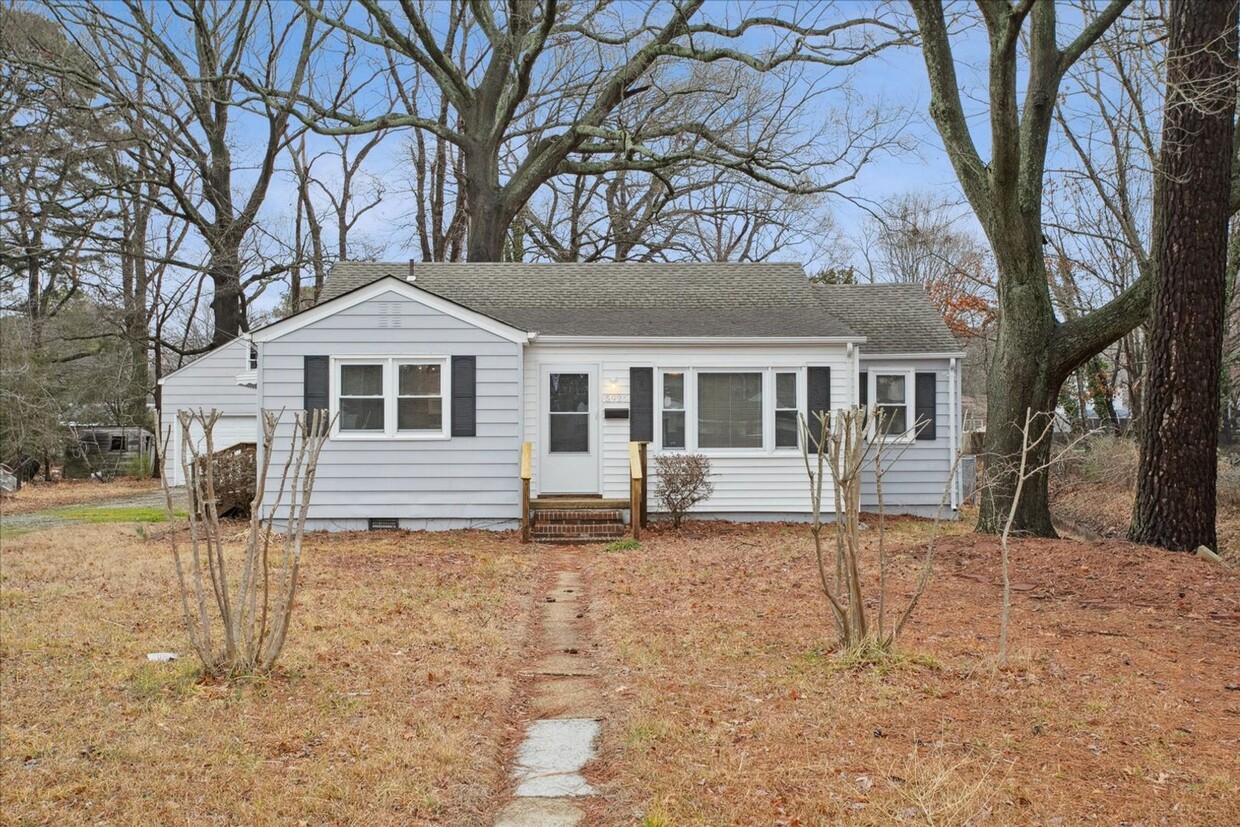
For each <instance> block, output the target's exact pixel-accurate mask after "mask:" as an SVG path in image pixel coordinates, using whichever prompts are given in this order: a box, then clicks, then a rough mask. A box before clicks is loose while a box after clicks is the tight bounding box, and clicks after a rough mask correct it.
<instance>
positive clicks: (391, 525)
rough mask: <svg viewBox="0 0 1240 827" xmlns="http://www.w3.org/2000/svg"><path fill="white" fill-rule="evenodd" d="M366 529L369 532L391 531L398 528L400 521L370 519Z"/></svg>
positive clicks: (382, 518)
mask: <svg viewBox="0 0 1240 827" xmlns="http://www.w3.org/2000/svg"><path fill="white" fill-rule="evenodd" d="M367 527H368V528H369V529H370V530H371V531H392V530H394V529H398V528H400V521H399V520H397V519H396V518H395V517H371V518H370V520H368V521H367Z"/></svg>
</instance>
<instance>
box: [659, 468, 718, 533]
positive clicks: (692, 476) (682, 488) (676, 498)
mask: <svg viewBox="0 0 1240 827" xmlns="http://www.w3.org/2000/svg"><path fill="white" fill-rule="evenodd" d="M654 468H655V475H656V477H657V478H658V483H657V484H656V486H655V492H654V493H655V496H656V497H658V499H659V502H660V503H662V504H663V510H664V511H666V512H667V514H668V516H669V517H671V518H672V526H673V527H674V528H680V524H681V522H683V521H684V519H685V514H686V513H687V512H688V511H689V509H690V508H693V506H695V505H697V504H698V503H700V502H703V501H704V500H707V499H709V498H710V495H711V494H713V493H714V492H715V485H714V483H712V482H711V481H710V460H708V459H707V458H706V457H704V456H702V455H701V454H660V455H659V456H656V457H655V458H654Z"/></svg>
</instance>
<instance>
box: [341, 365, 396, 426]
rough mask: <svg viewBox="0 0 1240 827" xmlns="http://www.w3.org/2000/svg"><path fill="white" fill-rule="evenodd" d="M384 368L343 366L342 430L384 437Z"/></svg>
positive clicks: (379, 366) (376, 366) (375, 366)
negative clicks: (382, 435)
mask: <svg viewBox="0 0 1240 827" xmlns="http://www.w3.org/2000/svg"><path fill="white" fill-rule="evenodd" d="M384 367H385V366H384V364H383V363H382V362H379V363H367V364H358V363H352V364H342V365H341V366H340V385H339V387H340V430H341V431H342V432H345V431H348V432H355V433H356V432H361V433H383V432H384V420H385V418H386V417H385V413H386V411H385V408H386V404H385V401H384V396H383V384H384V383H383V374H384Z"/></svg>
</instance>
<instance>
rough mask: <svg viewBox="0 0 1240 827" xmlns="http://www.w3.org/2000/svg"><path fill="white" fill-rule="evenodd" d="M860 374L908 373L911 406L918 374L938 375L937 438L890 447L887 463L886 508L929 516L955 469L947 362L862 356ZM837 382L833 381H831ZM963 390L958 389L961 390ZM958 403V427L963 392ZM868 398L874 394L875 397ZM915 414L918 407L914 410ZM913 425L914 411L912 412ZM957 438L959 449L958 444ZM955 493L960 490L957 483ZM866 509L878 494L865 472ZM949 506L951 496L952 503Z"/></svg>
mask: <svg viewBox="0 0 1240 827" xmlns="http://www.w3.org/2000/svg"><path fill="white" fill-rule="evenodd" d="M861 370H863V371H866V372H867V373H868V374H869V378H870V381H871V382H873V380H874V376H875V375H876V374H883V373H901V372H904V371H907V373H908V376H909V379H908V395H909V399H910V402H909V404H910V405H913V404H914V401H913V397H914V395H915V393H916V382H915V380H914V376H915V375H916V374H917V373H934V374H935V395H934V400H935V420H936V422H937V424H938V427H937V430H936V437H937V438H936V439H917V440H911V441H907V442H906V443H901V444H899V445H895V446H892V448H891V449H890V454H891V455H894V454H899V456H898V457H896V458H895V459H893V460H891V462H890V463H889V464H888V463H885V465H886V466H887V467H888V470H887V472H886V473H885V474H884V475H883V500H884V507H885V508H886V510H888V511H891V512H894V513H899V512H906V513H916V514H923V515H931V514H933V513H934V511H935V510H937V509H938V506H939V501H940V500H941V498H942V496H943V487H944V485H946V483H947V475H948V473H949V472H950V470H951V463H952V456H951V448H950V444H951V440H950V439H949V433H950V426H949V423H950V422H951V419H950V408H949V403H948V399H949V398H950V396H949V392H948V360H947V359H910V358H903V357H902V358H899V359H895V358H892V357H883V356H874V357H872V358H866V356H865V354H864V353H863V354H862V355H861ZM832 384H834V382H833V383H832ZM958 390H959V389H958V388H957V391H958ZM954 397H955V399H956V423H957V428H959V427H960V425H959V423H960V422H961V410H960V394H959V393H958V392H957V393H956V394H954ZM870 399H871V400H873V399H874V396H873V393H871V396H870ZM914 410H915V407H914ZM909 416H910V421H913V420H912V419H911V417H912V413H910V414H909ZM959 444H960V442H959V435H957V440H956V445H957V446H958V445H959ZM957 490H959V486H958V482H957ZM861 497H862V505H863V507H864V508H866V509H874V508H877V506H878V498H877V496H876V492H875V485H874V474H873V471H872V469H867V470H866V472H865V473H863V475H862V489H861ZM948 502H949V503H950V498H949V500H948Z"/></svg>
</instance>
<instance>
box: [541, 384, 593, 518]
mask: <svg viewBox="0 0 1240 827" xmlns="http://www.w3.org/2000/svg"><path fill="white" fill-rule="evenodd" d="M539 380H540V384H541V386H542V387H541V390H540V391H539V410H540V411H541V412H542V426H541V431H542V433H541V438H540V439H539V445H540V446H541V447H540V448H539V455H538V476H539V481H538V493H539V494H598V493H599V492H600V490H601V489H600V487H599V456H600V451H599V444H598V442H599V439H598V411H597V410H596V400H597V398H598V393H597V391H598V366H597V365H543V368H542V371H541V375H540V377H539Z"/></svg>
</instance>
